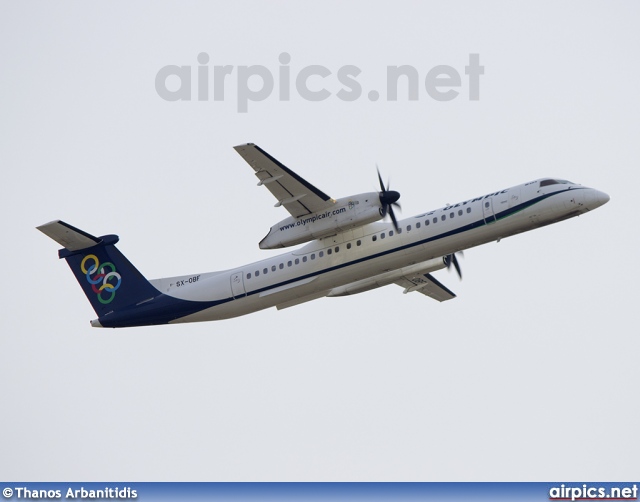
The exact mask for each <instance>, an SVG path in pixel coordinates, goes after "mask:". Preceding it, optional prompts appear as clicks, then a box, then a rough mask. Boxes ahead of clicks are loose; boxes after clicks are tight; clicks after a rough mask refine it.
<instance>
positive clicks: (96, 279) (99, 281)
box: [80, 254, 122, 305]
mask: <svg viewBox="0 0 640 502" xmlns="http://www.w3.org/2000/svg"><path fill="white" fill-rule="evenodd" d="M87 262H93V263H91V265H90V266H89V267H88V266H87ZM80 269H81V270H82V273H83V274H85V275H86V277H87V282H88V283H89V284H91V289H93V292H94V293H96V294H97V295H98V301H99V302H100V303H102V304H104V305H106V304H107V303H111V302H112V301H113V299H114V298H115V296H116V291H117V290H118V288H119V287H120V283H121V282H122V277H120V274H119V273H118V272H116V266H115V265H114V264H113V263H111V262H106V263H103V264H102V265H100V260H98V257H97V256H96V255H93V254H89V255H87V256H85V257H84V259H83V260H82V263H81V264H80ZM98 271H99V273H98V274H97V275H95V276H93V277H91V276H92V275H93V274H94V273H95V272H98ZM116 281H117V282H116ZM103 294H109V295H108V296H107V297H106V298H105V297H104V296H103Z"/></svg>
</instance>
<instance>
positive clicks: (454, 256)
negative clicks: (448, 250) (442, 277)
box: [452, 254, 462, 280]
mask: <svg viewBox="0 0 640 502" xmlns="http://www.w3.org/2000/svg"><path fill="white" fill-rule="evenodd" d="M452 261H453V266H454V267H455V268H456V272H458V277H460V280H462V272H461V271H460V264H459V263H458V258H456V255H455V254H454V255H453V259H452Z"/></svg>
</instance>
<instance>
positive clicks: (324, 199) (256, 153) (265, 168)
mask: <svg viewBox="0 0 640 502" xmlns="http://www.w3.org/2000/svg"><path fill="white" fill-rule="evenodd" d="M234 149H235V151H236V152H238V153H239V154H240V156H241V157H242V158H243V159H244V160H245V161H246V162H247V164H249V165H250V166H251V167H252V168H253V170H254V171H255V174H256V176H257V177H258V179H259V180H260V181H259V182H258V185H263V186H265V187H267V189H268V190H269V191H270V192H271V193H272V194H273V196H274V197H275V198H276V199H277V201H278V202H277V203H276V207H279V206H284V207H285V209H286V210H287V211H289V213H291V216H293V217H295V218H298V217H300V216H304V215H306V214H311V213H317V212H319V211H324V210H325V209H328V208H330V207H331V206H333V204H334V203H335V201H334V200H333V199H332V198H331V197H329V196H328V195H327V194H326V193H324V192H323V191H321V190H319V189H318V188H316V187H315V186H313V185H312V184H311V183H309V182H308V181H306V180H305V179H303V178H301V177H300V176H298V175H297V174H296V173H294V172H293V171H292V170H291V169H289V168H288V167H287V166H285V165H284V164H282V163H281V162H279V161H278V160H276V159H275V158H273V157H272V156H271V155H269V154H268V153H267V152H265V151H264V150H263V149H262V148H260V147H259V146H257V145H254V144H253V143H247V144H246V145H238V146H236V147H234Z"/></svg>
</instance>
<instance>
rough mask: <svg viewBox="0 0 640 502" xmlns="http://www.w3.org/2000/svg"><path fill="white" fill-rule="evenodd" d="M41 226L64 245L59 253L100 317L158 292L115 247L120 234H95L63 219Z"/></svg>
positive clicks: (40, 228) (44, 231)
mask: <svg viewBox="0 0 640 502" xmlns="http://www.w3.org/2000/svg"><path fill="white" fill-rule="evenodd" d="M38 230H40V231H42V232H43V233H44V234H46V235H48V236H49V237H51V238H52V239H53V240H55V241H56V242H57V243H58V244H60V245H62V246H64V249H61V250H60V251H58V256H59V257H60V258H64V259H65V260H67V263H68V264H69V267H70V268H71V271H72V272H73V274H74V275H75V276H76V279H77V280H78V282H79V283H80V286H81V287H82V290H83V291H84V293H85V295H87V298H88V299H89V302H90V303H91V306H92V307H93V310H95V312H96V314H97V315H98V317H101V316H103V315H105V314H107V313H109V312H111V311H115V310H120V309H122V308H124V307H128V306H130V305H135V304H137V303H140V302H142V301H144V300H146V299H150V298H153V297H154V296H155V295H157V294H158V290H157V289H156V288H154V287H153V286H152V285H151V284H150V283H149V281H147V279H145V278H144V276H143V275H142V274H141V273H140V272H139V271H138V269H137V268H136V267H134V266H133V265H132V263H131V262H130V261H129V260H127V258H126V257H125V256H124V255H123V254H122V253H121V252H120V251H119V250H118V248H116V247H115V244H116V243H117V242H118V236H117V235H105V236H102V237H94V236H92V235H90V234H88V233H86V232H83V231H82V230H79V229H77V228H75V227H72V226H71V225H69V224H67V223H65V222H63V221H60V220H58V221H52V222H50V223H46V224H44V225H41V226H39V227H38Z"/></svg>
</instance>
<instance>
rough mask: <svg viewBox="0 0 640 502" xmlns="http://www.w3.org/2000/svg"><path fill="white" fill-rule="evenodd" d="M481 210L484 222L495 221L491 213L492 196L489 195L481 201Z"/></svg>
mask: <svg viewBox="0 0 640 502" xmlns="http://www.w3.org/2000/svg"><path fill="white" fill-rule="evenodd" d="M482 212H483V216H484V222H485V223H492V222H494V221H496V217H495V215H494V214H493V197H489V198H487V199H484V200H483V201H482Z"/></svg>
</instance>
